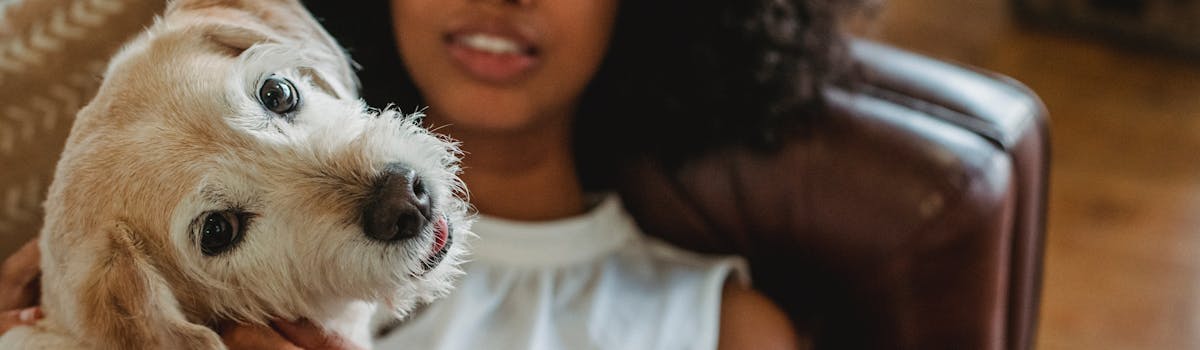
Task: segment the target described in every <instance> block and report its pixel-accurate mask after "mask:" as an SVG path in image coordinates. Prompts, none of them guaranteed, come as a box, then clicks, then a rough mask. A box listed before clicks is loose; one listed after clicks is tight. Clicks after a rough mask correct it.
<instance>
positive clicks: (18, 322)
mask: <svg viewBox="0 0 1200 350" xmlns="http://www.w3.org/2000/svg"><path fill="white" fill-rule="evenodd" d="M42 316H43V315H42V308H40V307H36V306H35V307H31V308H25V309H17V310H9V311H5V312H0V334H4V333H7V332H8V330H10V329H12V328H13V327H17V326H29V325H33V324H34V323H35V322H37V320H40V319H42Z"/></svg>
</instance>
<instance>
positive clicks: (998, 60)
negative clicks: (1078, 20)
mask: <svg viewBox="0 0 1200 350" xmlns="http://www.w3.org/2000/svg"><path fill="white" fill-rule="evenodd" d="M1006 5H1007V2H1006V1H1004V0H889V2H888V3H887V4H886V5H884V6H883V7H882V10H881V11H880V12H879V13H877V14H876V17H875V19H876V22H874V23H875V24H874V25H873V26H871V27H869V28H868V29H867V33H868V34H867V35H868V36H872V37H875V38H878V39H880V40H882V41H885V42H890V43H892V44H895V45H897V46H901V47H905V48H908V49H911V50H914V51H917V52H921V53H925V54H929V55H932V56H934V57H939V58H944V59H949V60H953V61H959V62H963V63H968V64H972V65H976V66H980V67H984V68H987V69H990V70H994V71H997V72H1001V73H1004V74H1007V75H1010V76H1012V77H1015V78H1016V79H1018V80H1020V81H1022V82H1024V83H1026V84H1028V85H1029V86H1030V87H1031V88H1033V90H1034V91H1036V92H1037V93H1038V94H1039V95H1040V96H1041V97H1042V98H1043V99H1044V100H1045V102H1046V105H1047V106H1048V108H1049V110H1050V114H1051V118H1052V132H1053V147H1054V152H1053V157H1054V158H1053V162H1054V163H1053V168H1052V171H1051V194H1050V218H1049V232H1048V238H1047V244H1048V247H1047V251H1048V253H1047V256H1046V280H1045V289H1044V298H1043V304H1042V305H1043V307H1042V317H1041V326H1040V328H1039V330H1038V332H1039V335H1038V339H1037V344H1038V348H1039V349H1089V350H1090V349H1200V59H1192V60H1188V59H1184V58H1180V57H1167V56H1164V55H1159V54H1154V53H1145V52H1138V51H1137V50H1132V49H1123V48H1120V47H1116V46H1111V45H1108V44H1105V43H1103V42H1100V41H1096V40H1094V39H1090V38H1081V37H1074V36H1071V35H1067V34H1063V33H1056V32H1051V31H1044V30H1035V29H1029V28H1026V27H1025V26H1023V25H1020V24H1019V23H1017V22H1014V21H1013V20H1011V18H1010V17H1011V16H1010V13H1009V11H1008V8H1007V7H1006Z"/></svg>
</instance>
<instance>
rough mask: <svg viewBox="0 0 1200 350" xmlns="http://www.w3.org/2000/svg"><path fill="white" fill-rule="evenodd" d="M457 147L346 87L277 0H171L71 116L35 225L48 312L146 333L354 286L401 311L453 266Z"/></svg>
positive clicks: (286, 313) (119, 339) (334, 55)
mask: <svg viewBox="0 0 1200 350" xmlns="http://www.w3.org/2000/svg"><path fill="white" fill-rule="evenodd" d="M456 153H457V149H456V148H455V146H454V145H453V144H452V143H450V142H448V141H446V140H444V139H441V138H439V137H437V136H435V135H434V134H431V133H430V132H428V131H426V130H425V129H422V128H421V127H419V125H418V123H417V122H416V121H415V120H414V117H412V116H403V115H401V114H400V113H398V112H396V111H378V110H370V109H368V108H366V106H364V105H363V104H362V103H361V102H359V101H358V100H357V98H356V97H355V94H354V81H353V78H352V75H351V73H350V68H349V66H348V60H347V59H346V58H345V57H344V56H343V54H342V53H341V51H339V49H338V48H337V46H336V44H334V43H333V41H332V39H330V38H329V37H328V35H327V34H325V33H324V32H323V31H322V30H321V29H320V28H319V27H318V26H317V24H316V22H315V21H313V19H312V18H311V17H310V16H309V15H308V14H307V12H306V11H304V10H303V8H302V7H300V5H299V4H297V3H296V2H295V1H270V0H260V1H245V2H241V1H176V2H174V3H172V4H171V5H170V7H169V9H168V12H167V14H166V15H165V16H164V17H163V18H161V19H160V20H159V21H158V22H157V23H156V24H155V25H154V26H153V27H151V28H150V29H149V30H148V31H147V33H145V34H144V35H142V36H141V37H140V38H138V39H136V40H134V41H133V42H131V43H130V44H129V45H127V46H126V47H125V48H124V49H123V50H122V51H121V52H120V53H118V54H117V55H116V56H115V57H114V59H113V60H112V63H111V64H110V66H109V68H108V70H107V73H106V76H105V79H104V81H103V83H102V86H101V88H100V90H99V92H98V93H97V95H96V97H95V98H94V99H93V100H92V101H91V102H90V103H89V104H88V105H87V106H86V107H85V108H84V109H83V110H82V111H81V112H80V113H79V114H78V117H77V120H76V124H75V126H74V128H73V129H72V131H71V136H70V138H69V140H68V144H67V146H66V149H65V151H64V154H63V156H62V159H61V160H60V163H59V167H58V172H57V174H56V179H55V182H54V184H53V185H52V188H51V193H50V196H49V199H48V201H47V204H46V207H47V222H46V225H45V228H44V229H43V234H42V238H43V241H42V244H43V246H42V248H43V251H44V252H45V257H44V260H43V263H44V265H45V271H46V273H45V279H46V280H45V282H44V283H45V285H46V288H45V290H46V293H45V294H46V296H45V298H46V304H47V307H48V314H53V315H52V316H53V317H60V316H61V317H62V319H63V321H64V322H66V323H67V326H68V327H70V328H73V329H75V330H77V331H82V332H83V334H84V335H86V336H87V337H88V338H91V339H95V340H97V342H98V343H100V344H108V345H113V346H120V347H125V348H144V347H147V346H155V345H157V346H168V347H169V345H172V344H174V345H181V346H187V347H195V346H197V344H211V343H213V342H214V341H216V338H215V336H214V335H213V334H212V332H211V331H209V330H208V329H207V328H205V327H204V326H203V324H211V323H212V322H216V321H218V320H238V321H257V322H261V321H264V319H266V318H269V317H281V318H295V317H301V316H307V317H312V316H314V315H332V314H335V313H336V312H337V311H336V310H330V308H337V307H345V305H346V303H347V302H354V301H374V302H381V303H383V305H386V306H387V307H391V308H393V309H395V310H398V311H400V312H403V311H404V310H406V309H407V308H409V307H411V306H412V304H413V303H415V302H421V301H428V300H430V299H432V298H434V297H437V296H439V295H440V294H444V293H445V292H447V291H448V289H449V288H450V281H451V279H452V278H453V277H454V276H455V275H457V274H459V273H460V272H459V271H458V269H457V261H458V259H459V256H460V254H461V251H462V249H463V248H461V245H460V244H453V240H454V237H455V236H458V235H462V234H466V230H468V226H469V223H468V222H467V221H466V220H465V219H464V215H465V212H466V208H465V207H466V205H465V204H464V203H463V201H462V200H461V199H460V198H461V196H462V193H461V187H460V185H459V181H458V179H457V177H456V174H457V172H458V168H457V161H458V157H457V154H456Z"/></svg>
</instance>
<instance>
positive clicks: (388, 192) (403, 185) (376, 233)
mask: <svg viewBox="0 0 1200 350" xmlns="http://www.w3.org/2000/svg"><path fill="white" fill-rule="evenodd" d="M431 218H433V213H432V208H431V204H430V199H429V192H428V190H427V189H426V188H425V186H424V185H423V184H422V183H421V179H420V178H419V177H417V173H416V172H415V171H413V170H412V169H411V168H409V167H407V166H405V165H403V164H399V163H392V164H388V165H387V167H385V168H384V169H383V172H382V173H381V174H380V175H379V178H378V179H376V180H375V189H374V190H373V192H372V193H371V197H370V198H369V199H368V200H367V205H366V206H365V207H364V208H363V216H362V226H363V232H364V233H366V235H367V237H370V238H373V239H376V240H379V241H383V242H398V241H401V240H404V239H408V238H413V237H416V236H417V235H418V234H420V233H421V231H422V230H424V229H425V226H427V225H429V223H430V221H431Z"/></svg>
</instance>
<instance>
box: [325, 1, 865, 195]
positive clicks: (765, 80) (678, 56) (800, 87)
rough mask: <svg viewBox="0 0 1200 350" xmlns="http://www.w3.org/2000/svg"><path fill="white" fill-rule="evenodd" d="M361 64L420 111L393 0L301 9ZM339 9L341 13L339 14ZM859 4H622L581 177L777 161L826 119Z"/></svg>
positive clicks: (593, 182)
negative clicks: (634, 165)
mask: <svg viewBox="0 0 1200 350" xmlns="http://www.w3.org/2000/svg"><path fill="white" fill-rule="evenodd" d="M305 3H306V4H305V5H306V6H308V8H309V9H310V11H312V12H313V14H314V15H315V16H316V17H317V18H318V19H319V20H321V21H322V22H323V24H324V25H325V27H326V29H327V30H328V31H329V32H330V33H331V34H332V35H333V36H334V37H335V38H337V39H338V41H339V43H341V44H342V45H343V46H344V47H346V49H347V50H348V51H349V53H350V56H351V57H352V58H353V59H354V60H355V61H356V62H357V63H358V64H359V65H360V68H361V69H360V71H359V74H358V75H359V79H360V81H361V83H362V96H363V98H364V99H365V100H366V101H367V103H369V104H370V105H372V106H382V105H385V104H393V105H396V106H399V107H401V108H402V109H405V110H412V109H414V108H418V106H424V105H425V104H424V102H423V100H422V98H421V95H420V91H418V90H417V88H416V87H415V85H414V84H413V83H412V80H411V78H410V77H409V76H408V74H407V72H406V71H405V68H404V66H403V62H402V60H401V58H400V57H399V53H398V52H399V51H398V50H397V48H396V41H395V38H394V34H393V31H392V22H391V21H392V18H391V11H390V7H389V3H390V2H389V1H387V0H366V1H346V2H334V1H306V2H305ZM335 3H336V4H335ZM862 4H863V0H738V1H730V0H657V1H656V0H637V1H622V2H621V4H620V5H619V9H618V13H617V19H616V24H615V29H614V32H613V36H612V39H611V42H610V44H609V45H610V46H609V50H608V52H607V56H606V57H605V58H604V61H603V63H601V66H600V68H599V70H598V72H597V73H596V76H595V77H594V78H593V80H592V81H591V82H590V83H589V85H588V87H587V88H586V89H585V91H584V95H583V96H582V97H581V101H580V106H579V110H578V111H577V112H576V113H577V114H576V121H575V124H574V125H575V127H574V140H573V142H574V147H575V149H574V152H575V154H576V163H577V166H578V168H579V170H580V176H581V178H582V179H583V180H584V183H585V185H586V186H587V187H588V188H591V189H597V188H603V187H606V185H607V182H608V180H609V178H610V176H611V175H612V171H613V170H614V169H616V168H618V167H619V165H620V162H621V161H622V160H625V159H631V157H635V156H643V155H649V156H655V157H658V158H660V159H662V160H665V161H666V162H667V164H678V163H679V162H681V161H683V160H686V159H688V158H689V157H691V156H695V155H697V154H701V153H703V152H705V151H708V150H711V149H714V148H716V147H722V146H729V145H744V146H749V147H752V148H754V149H759V150H770V149H772V147H773V146H775V145H776V144H777V143H778V142H779V141H780V140H783V139H786V138H787V137H790V136H791V135H792V134H794V133H795V132H797V131H801V130H803V129H804V126H805V125H806V124H807V123H809V122H813V121H814V120H813V119H814V118H815V117H814V116H818V115H821V114H822V113H821V110H822V108H823V107H824V105H823V103H822V99H821V98H820V97H821V90H822V89H823V88H824V87H826V86H828V85H829V84H831V83H836V82H840V81H842V79H843V78H845V77H846V76H847V74H846V72H848V68H849V60H848V55H847V53H846V50H847V48H846V38H845V35H844V34H843V33H842V31H841V30H840V21H841V19H843V18H845V16H847V15H849V13H850V12H851V11H854V10H855V9H857V8H859V7H861V5H862Z"/></svg>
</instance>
